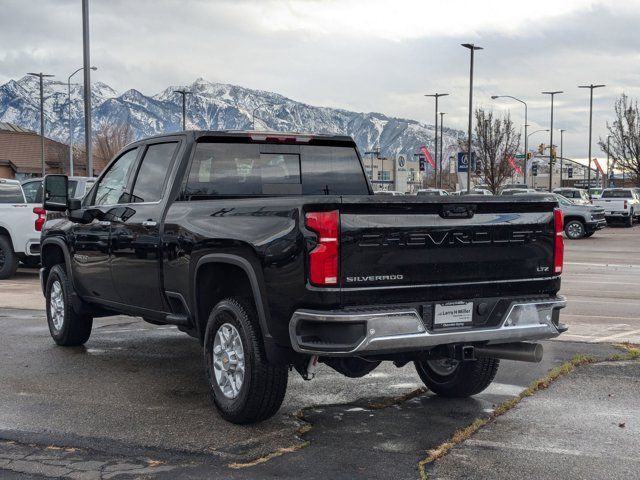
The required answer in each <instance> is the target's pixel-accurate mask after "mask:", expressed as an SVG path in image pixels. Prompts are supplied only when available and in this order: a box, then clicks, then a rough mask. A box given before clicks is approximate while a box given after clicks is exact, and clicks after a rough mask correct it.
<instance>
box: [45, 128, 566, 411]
mask: <svg viewBox="0 0 640 480" xmlns="http://www.w3.org/2000/svg"><path fill="white" fill-rule="evenodd" d="M66 183H67V179H66V177H65V176H62V175H49V176H47V177H46V179H45V196H44V207H45V209H46V210H47V211H48V219H47V221H46V223H45V225H44V228H43V231H42V265H43V268H42V270H41V284H42V289H43V292H44V295H45V297H46V307H47V318H48V324H49V329H50V332H51V336H52V337H53V339H54V341H55V342H56V343H57V344H58V345H63V346H72V345H80V344H83V343H85V342H86V341H87V340H88V339H89V336H90V334H91V328H92V322H93V318H96V317H100V316H108V315H114V314H125V315H132V316H140V317H142V318H143V319H144V320H146V321H147V322H150V323H153V324H171V325H176V326H177V327H178V328H179V329H180V330H182V331H184V332H186V333H188V334H189V335H192V336H193V337H195V338H197V339H199V340H200V342H201V343H202V345H203V350H204V365H205V368H206V373H207V378H208V381H209V386H210V389H211V393H212V396H213V400H214V402H215V404H216V405H217V407H218V409H219V411H220V413H221V415H222V416H223V417H224V418H226V419H228V420H229V421H231V422H235V423H250V422H256V421H260V420H264V419H266V418H268V417H270V416H272V415H273V414H274V413H275V412H276V411H277V410H278V408H279V407H280V404H281V402H282V400H283V398H284V395H285V391H286V387H287V378H288V374H289V370H290V369H293V368H295V370H297V371H298V372H299V373H300V374H301V375H302V376H303V377H304V378H306V379H310V378H312V377H313V375H314V373H315V368H316V366H317V364H318V362H323V363H325V364H327V365H329V366H330V367H332V368H333V369H335V370H337V371H338V372H340V373H342V374H344V375H346V376H349V377H360V376H363V375H366V374H367V373H369V372H371V371H372V370H373V369H374V368H376V367H377V366H378V365H379V364H380V362H381V361H385V360H386V361H393V362H394V363H395V365H397V366H403V365H405V364H407V363H408V362H415V366H416V369H417V371H418V374H419V375H420V377H421V379H422V380H423V381H424V383H425V384H426V386H427V387H428V388H429V389H431V390H432V391H433V392H435V393H437V394H439V395H442V396H448V397H459V396H469V395H473V394H476V393H478V392H480V391H482V390H483V389H485V388H486V387H487V386H488V385H489V384H490V383H491V381H492V380H493V378H494V376H495V374H496V371H497V368H498V363H499V361H500V359H513V360H524V361H539V360H540V358H541V354H542V351H541V345H540V344H538V343H535V340H539V339H545V338H551V337H555V336H557V335H559V334H560V333H561V332H563V331H564V330H565V329H566V327H565V326H564V325H563V324H562V323H560V321H559V310H560V309H561V308H562V307H564V306H565V301H564V299H563V298H562V297H560V296H558V295H557V292H558V290H559V289H560V273H561V272H562V261H563V260H562V258H563V248H564V247H563V239H562V212H561V211H560V210H558V209H557V208H556V207H557V201H556V199H555V198H554V197H552V196H544V195H533V196H520V197H500V196H495V197H490V196H476V195H469V196H462V197H446V196H445V197H428V196H427V197H424V196H396V197H392V196H385V197H380V196H374V195H373V191H372V188H371V185H370V183H369V181H368V179H367V176H366V175H365V172H364V169H363V164H362V160H361V158H360V156H359V154H358V151H357V148H356V145H355V143H354V142H353V140H352V139H351V138H350V137H345V136H328V135H307V134H298V133H292V134H287V133H275V132H234V131H217V132H211V131H198V132H183V133H178V134H172V135H163V136H156V137H153V138H147V139H144V140H140V141H138V142H135V143H132V144H131V145H129V146H127V147H126V148H125V149H124V150H123V151H122V152H121V153H120V154H118V155H117V156H116V158H114V159H113V161H111V163H110V164H109V165H108V167H107V168H106V169H105V171H104V172H103V173H102V175H101V176H100V178H99V179H98V181H97V182H96V183H95V185H94V186H93V188H92V189H91V191H90V192H89V193H88V194H87V195H86V196H85V198H84V199H83V200H82V201H80V200H76V199H70V198H67V185H66ZM60 212H62V213H60ZM532 341H533V342H532ZM158 348H161V346H158Z"/></svg>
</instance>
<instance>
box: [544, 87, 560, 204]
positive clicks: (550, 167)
mask: <svg viewBox="0 0 640 480" xmlns="http://www.w3.org/2000/svg"><path fill="white" fill-rule="evenodd" d="M558 93H563V92H562V90H555V91H553V92H542V94H543V95H551V125H550V126H549V191H550V192H551V191H552V190H553V183H552V182H553V155H552V153H553V99H554V97H555V96H556V95H557V94H558Z"/></svg>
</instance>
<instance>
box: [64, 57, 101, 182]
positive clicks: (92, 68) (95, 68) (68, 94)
mask: <svg viewBox="0 0 640 480" xmlns="http://www.w3.org/2000/svg"><path fill="white" fill-rule="evenodd" d="M83 68H84V67H80V68H79V69H77V70H76V71H75V72H73V73H72V74H71V75H69V78H68V79H67V104H68V110H69V119H68V120H69V123H68V127H69V175H73V129H72V128H71V77H73V76H74V75H75V74H76V73H78V72H79V71H80V70H82V69H83ZM97 69H98V67H91V70H93V71H94V72H95V71H96V70H97Z"/></svg>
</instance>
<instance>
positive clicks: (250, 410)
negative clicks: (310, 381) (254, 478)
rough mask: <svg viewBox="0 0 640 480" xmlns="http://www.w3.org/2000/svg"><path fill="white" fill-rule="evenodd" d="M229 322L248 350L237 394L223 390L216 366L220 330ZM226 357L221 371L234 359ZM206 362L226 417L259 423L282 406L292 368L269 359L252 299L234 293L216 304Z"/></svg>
mask: <svg viewBox="0 0 640 480" xmlns="http://www.w3.org/2000/svg"><path fill="white" fill-rule="evenodd" d="M226 324H230V325H231V326H233V327H234V328H235V330H236V332H235V333H237V334H238V336H239V339H240V340H241V344H242V349H243V353H244V355H243V359H244V374H243V376H242V377H243V378H242V381H241V384H240V387H239V389H238V391H237V393H236V396H235V397H234V398H230V397H229V396H228V395H226V394H225V393H223V391H222V388H221V387H220V385H219V381H218V380H217V379H216V372H215V369H214V359H213V357H214V342H215V339H216V336H217V334H218V330H219V329H220V327H222V326H223V325H226ZM226 328H228V327H226ZM225 358H226V362H225V361H224V359H223V363H220V364H219V368H218V372H220V371H221V368H220V367H222V366H225V365H226V364H227V363H229V362H230V360H229V358H230V357H225ZM204 363H205V368H206V374H207V381H208V383H209V388H210V391H211V396H212V398H213V402H214V403H215V405H216V407H218V410H219V412H220V415H221V416H222V417H223V418H224V419H225V420H227V421H229V422H232V423H237V424H247V423H256V422H260V421H262V420H266V419H267V418H270V417H272V416H273V415H274V414H275V413H276V412H277V411H278V409H279V408H280V405H281V404H282V401H283V400H284V395H285V393H286V390H287V380H288V375H289V372H288V368H287V366H286V365H272V364H270V363H268V362H267V359H266V355H265V352H264V348H263V345H262V336H261V333H260V328H259V323H258V314H257V312H256V310H255V307H254V306H253V302H252V301H251V300H248V299H244V298H235V297H231V298H227V299H224V300H222V301H221V302H220V303H218V304H217V305H216V306H215V307H213V309H212V310H211V314H210V315H209V319H208V321H207V328H206V331H205V338H204ZM236 375H237V374H235V373H234V374H233V378H234V386H237V384H236V383H235V379H236V378H237V377H236ZM227 385H228V383H227ZM231 394H233V392H231Z"/></svg>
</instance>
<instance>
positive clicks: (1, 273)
mask: <svg viewBox="0 0 640 480" xmlns="http://www.w3.org/2000/svg"><path fill="white" fill-rule="evenodd" d="M17 269H18V256H17V255H16V252H14V251H13V246H12V245H11V240H9V238H7V237H6V236H4V235H0V280H2V279H5V278H10V277H12V276H13V274H14V273H16V270H17Z"/></svg>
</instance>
